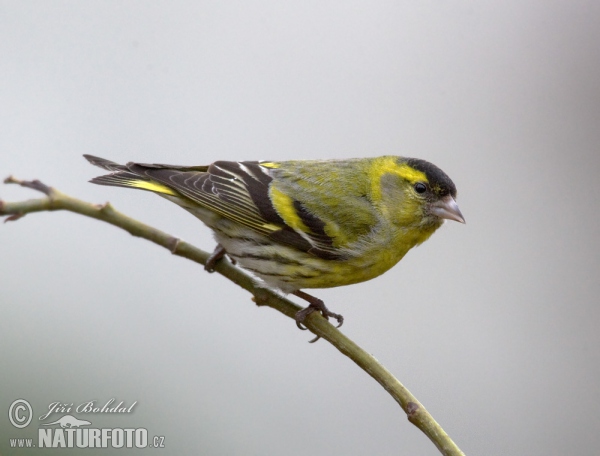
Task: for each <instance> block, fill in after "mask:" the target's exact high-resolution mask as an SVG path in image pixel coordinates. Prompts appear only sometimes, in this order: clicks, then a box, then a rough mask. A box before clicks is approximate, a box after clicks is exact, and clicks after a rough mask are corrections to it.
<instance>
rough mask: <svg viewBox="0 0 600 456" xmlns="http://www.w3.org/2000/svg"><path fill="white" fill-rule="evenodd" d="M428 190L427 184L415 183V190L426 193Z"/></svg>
mask: <svg viewBox="0 0 600 456" xmlns="http://www.w3.org/2000/svg"><path fill="white" fill-rule="evenodd" d="M426 191H427V185H425V184H424V183H423V182H417V183H416V184H415V192H417V193H425V192H426Z"/></svg>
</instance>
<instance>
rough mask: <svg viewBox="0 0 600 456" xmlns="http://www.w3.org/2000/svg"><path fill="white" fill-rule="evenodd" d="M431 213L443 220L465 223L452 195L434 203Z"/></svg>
mask: <svg viewBox="0 0 600 456" xmlns="http://www.w3.org/2000/svg"><path fill="white" fill-rule="evenodd" d="M431 212H432V213H433V214H435V215H437V216H438V217H441V218H445V219H448V220H455V221H457V222H460V223H465V218H464V217H463V215H462V214H461V213H460V209H459V208H458V204H456V201H454V198H452V197H451V196H450V195H448V196H444V197H443V198H442V199H441V200H439V201H436V202H435V203H433V204H432V205H431Z"/></svg>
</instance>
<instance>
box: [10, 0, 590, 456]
mask: <svg viewBox="0 0 600 456" xmlns="http://www.w3.org/2000/svg"><path fill="white" fill-rule="evenodd" d="M483 3H485V4H483ZM599 13H600V3H598V2H593V1H587V2H586V1H527V2H521V1H507V2H496V3H492V2H468V1H447V2H384V1H369V2H356V1H344V2H342V1H338V2H329V1H318V2H317V1H304V2H294V3H292V2H275V1H272V2H216V1H215V2H208V1H203V2H139V1H138V2H114V1H112V2H90V1H88V2H58V1H54V2H45V1H39V2H32V1H12V2H8V1H2V2H0V131H1V134H0V173H1V174H2V177H4V176H5V175H8V174H11V173H12V174H14V175H16V176H18V177H21V178H39V179H42V180H43V181H44V182H46V183H48V184H50V185H53V186H56V187H57V188H59V189H61V190H62V191H64V192H67V193H70V194H72V195H74V196H77V197H80V198H82V199H85V200H88V201H92V202H98V203H102V202H105V201H107V200H110V201H111V202H112V203H113V204H114V205H115V206H116V207H117V208H118V209H120V210H122V211H124V212H125V213H127V214H129V215H131V216H133V217H135V218H138V219H140V220H142V221H144V222H147V223H150V224H152V225H155V226H157V227H158V228H161V229H163V230H165V231H168V232H170V233H172V234H174V235H176V236H179V237H181V238H183V239H185V240H187V241H191V242H193V243H195V244H197V245H198V246H200V247H202V248H204V249H207V250H210V249H212V248H213V246H214V243H213V240H212V237H211V235H210V232H209V231H208V229H206V228H205V227H204V226H203V225H202V224H201V223H200V222H198V221H196V220H195V219H194V218H193V217H191V216H190V215H188V214H187V213H186V212H185V211H183V210H181V209H180V208H178V207H177V206H175V205H172V204H171V203H168V202H167V201H164V200H162V199H161V198H157V197H155V196H154V195H151V194H148V193H143V192H135V191H129V190H125V189H117V188H107V187H99V186H93V185H91V184H88V183H87V180H88V179H90V178H91V177H94V176H96V175H98V174H99V173H101V170H98V169H96V168H92V167H91V166H90V165H89V164H88V163H87V162H86V161H85V160H84V159H83V158H82V157H81V154H83V153H90V154H95V155H99V156H102V157H106V158H110V159H113V160H115V161H120V162H125V161H129V160H137V161H145V162H162V163H164V162H167V163H175V164H188V165H193V164H208V163H210V162H212V161H215V160H218V159H271V160H283V159H292V158H334V157H360V156H377V155H382V154H397V155H406V156H416V157H420V158H425V159H427V160H430V161H432V162H433V163H435V164H437V165H438V166H440V167H441V168H442V169H444V170H445V171H446V172H447V173H448V174H449V175H450V176H451V177H452V178H453V180H454V181H455V183H456V184H457V186H458V189H459V200H458V201H459V204H460V207H461V210H462V211H463V213H464V215H465V217H466V219H467V225H460V224H457V223H447V224H446V225H445V226H444V227H443V228H442V229H440V230H439V232H438V233H436V234H435V235H434V236H433V238H432V239H431V240H430V241H428V242H427V243H426V244H424V245H423V246H421V247H419V248H417V249H415V250H414V251H411V252H410V253H409V254H408V255H407V257H406V258H405V259H404V261H402V263H401V264H399V265H397V266H396V267H395V268H393V269H392V270H391V271H389V272H388V273H386V274H385V275H384V276H382V277H380V278H377V279H375V280H372V281H370V282H367V283H363V284H359V285H354V286H350V287H345V288H340V289H329V290H319V291H317V292H316V293H315V294H316V295H317V296H319V297H321V298H323V299H324V300H325V301H326V302H327V303H328V304H329V305H330V307H331V308H332V309H334V310H335V311H339V312H341V313H343V314H344V316H345V317H346V320H347V322H346V324H345V326H344V328H343V329H344V332H345V333H346V334H348V335H349V336H350V337H351V338H353V339H354V340H355V341H356V342H358V343H359V344H360V345H362V346H363V347H365V348H366V349H367V350H368V351H369V352H371V353H373V354H374V355H375V356H376V357H377V358H378V359H379V360H380V361H382V362H383V363H384V364H385V365H386V366H387V367H388V368H389V369H390V370H391V371H392V372H393V373H394V374H395V375H396V376H397V377H398V378H399V379H400V380H401V381H402V382H404V384H405V385H406V386H407V387H408V388H409V389H410V390H411V391H412V392H413V393H414V394H415V395H416V396H417V397H418V398H419V399H420V400H421V401H422V402H423V403H424V405H425V406H426V407H427V408H428V409H429V410H430V411H431V413H432V414H433V415H434V416H435V417H436V419H437V420H438V421H439V422H440V423H441V424H442V426H444V428H445V429H446V431H447V432H448V433H449V434H450V435H451V436H452V437H453V438H454V440H455V441H456V442H457V443H458V444H459V446H461V448H462V449H463V450H464V451H465V452H466V453H467V454H470V455H484V454H485V455H507V454H509V455H548V454H581V455H592V454H597V451H598V447H599V446H600V418H599V416H600V414H599V413H598V406H599V403H600V402H599V400H600V387H599V380H598V376H599V374H600V357H599V350H598V347H599V343H600V334H599V331H598V321H599V311H598V291H599V290H598V288H599V287H598V271H599V253H600V252H599V248H598V234H599V229H598V228H599V227H598V206H599V205H598V183H597V182H598V176H599V174H598V173H599V162H600V160H599V157H598V155H599V154H598V145H599V143H600V125H599V124H600V121H599V119H600V91H599V85H598V84H599V83H598V81H600V61H599V59H600V27H598V23H599V19H600V15H599ZM0 196H1V197H2V198H3V199H6V200H20V199H26V198H30V197H36V196H37V195H36V194H35V193H34V192H32V191H30V190H27V189H21V188H17V187H14V186H2V187H1V188H0ZM0 246H1V257H0V277H1V278H2V288H1V290H2V291H1V294H0V305H1V309H2V315H1V318H0V344H1V345H0V346H1V347H2V350H1V353H0V365H1V366H2V367H1V369H0V385H1V386H0V412H1V413H0V434H1V439H0V452H1V453H2V454H9V451H8V450H6V445H7V438H8V437H19V436H31V435H35V432H36V431H35V428H31V427H30V428H29V429H27V430H23V431H19V430H16V429H14V428H12V427H11V426H10V425H9V423H8V418H7V409H8V406H9V404H10V403H11V402H12V401H13V400H15V399H17V398H21V397H22V398H25V399H28V400H29V401H30V402H31V403H32V405H33V406H34V409H35V413H36V416H39V415H41V414H42V413H43V412H44V409H45V408H46V407H47V406H48V404H49V403H50V402H54V401H63V402H68V403H75V404H77V403H80V402H84V401H89V400H92V399H95V400H97V401H99V402H100V403H101V402H104V401H106V400H108V399H110V398H112V397H114V398H116V399H117V400H124V401H126V402H127V403H131V402H133V401H138V404H137V405H136V408H135V413H134V414H133V416H124V417H106V416H105V417H100V416H92V417H88V418H90V419H91V421H92V422H93V423H94V424H95V425H102V426H105V427H118V426H123V427H127V426H129V427H146V428H148V430H149V432H150V435H155V434H157V435H164V436H166V444H167V449H165V450H163V451H162V452H160V451H158V450H144V451H142V452H140V451H138V453H140V454H141V453H144V454H146V453H148V454H159V453H160V454H215V455H218V454H223V455H229V454H257V455H258V454H260V455H286V456H287V455H289V456H292V455H313V456H314V455H330V454H348V455H363V454H380V455H392V454H394V455H396V454H421V455H435V454H437V450H436V449H435V448H434V447H433V445H432V444H431V443H430V442H429V441H428V440H427V439H426V437H424V436H423V435H422V434H421V433H420V432H419V431H418V430H417V429H416V428H414V427H413V426H412V425H410V424H409V423H408V422H407V421H406V418H405V416H404V414H403V413H402V411H401V410H400V409H399V407H398V406H397V405H396V404H395V403H394V402H393V401H392V400H391V398H390V397H389V396H388V395H387V394H386V393H385V392H384V391H383V389H382V388H381V387H380V386H379V385H377V384H376V383H375V382H374V381H372V380H371V379H370V378H369V377H368V376H367V375H366V374H365V373H364V372H362V371H360V370H359V369H358V368H356V367H355V366H354V365H353V363H352V362H350V361H349V360H347V359H346V358H344V357H343V356H341V355H340V354H339V353H338V352H337V351H336V350H335V349H334V348H332V347H331V346H330V345H329V344H327V343H326V342H322V341H321V342H319V343H317V344H316V345H309V344H307V340H308V339H309V337H310V334H307V333H306V332H301V331H298V330H297V329H296V328H295V325H294V323H293V322H292V321H291V320H289V319H286V318H285V317H283V316H281V315H280V314H278V313H276V312H274V311H272V310H269V309H263V308H260V309H259V308H257V307H256V306H254V304H253V303H252V302H251V301H250V296H249V295H248V293H246V292H244V291H242V290H241V289H237V288H236V287H235V286H234V285H232V284H230V283H228V282H227V281H226V280H225V279H223V278H221V277H218V276H216V275H209V274H206V273H205V272H204V271H203V270H202V269H201V268H200V267H198V266H196V265H195V264H193V263H190V262H189V261H186V260H183V259H180V258H176V257H173V256H171V255H170V254H169V253H168V252H166V251H165V250H163V249H161V248H158V247H156V246H153V245H151V244H149V243H148V242H146V241H143V240H140V239H136V238H132V237H131V236H129V235H128V234H126V233H124V232H122V231H120V230H118V229H116V228H114V227H111V226H109V225H106V224H103V223H100V222H97V221H94V220H91V219H86V218H84V217H81V216H78V215H75V214H70V213H42V214H34V215H29V216H27V217H25V218H24V219H22V220H20V221H18V222H15V223H7V224H5V225H1V226H0ZM58 416H61V415H58ZM79 416H80V417H82V418H83V417H84V416H81V415H79ZM36 427H37V425H36ZM36 454H41V452H40V451H38V452H37V453H36ZM54 454H63V453H61V452H59V451H57V452H55V453H54ZM64 454H73V452H72V451H65V452H64Z"/></svg>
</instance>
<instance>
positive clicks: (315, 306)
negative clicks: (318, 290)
mask: <svg viewBox="0 0 600 456" xmlns="http://www.w3.org/2000/svg"><path fill="white" fill-rule="evenodd" d="M292 294H294V295H296V296H298V297H299V298H302V299H304V300H305V301H306V302H308V307H305V308H304V309H302V310H300V311H298V312H296V317H295V318H296V326H298V328H300V329H302V330H305V329H306V328H305V327H303V326H302V322H303V321H304V319H305V318H306V317H308V316H309V315H310V314H311V313H313V312H315V311H318V312H321V315H323V317H325V319H326V320H329V317H332V318H335V319H336V320H337V322H338V325H337V327H338V328H339V327H340V326H342V324H343V323H344V317H343V316H342V315H340V314H336V313H333V312H332V311H330V310H329V309H328V308H327V306H325V303H324V302H323V301H322V300H320V299H319V298H315V297H314V296H311V295H309V294H308V293H305V292H303V291H300V290H298V291H294V292H293V293H292ZM320 338H321V337H320V336H317V337H315V338H314V339H313V340H311V341H309V342H310V343H311V344H312V343H314V342H316V341H318V340H319V339H320Z"/></svg>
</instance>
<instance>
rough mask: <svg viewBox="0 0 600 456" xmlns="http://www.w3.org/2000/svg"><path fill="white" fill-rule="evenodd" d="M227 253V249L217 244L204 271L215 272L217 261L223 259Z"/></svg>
mask: <svg viewBox="0 0 600 456" xmlns="http://www.w3.org/2000/svg"><path fill="white" fill-rule="evenodd" d="M226 253H227V252H226V251H225V247H223V246H222V245H221V244H217V246H216V247H215V250H214V251H213V253H212V254H211V255H210V256H209V257H208V260H206V264H205V265H204V270H205V271H207V272H215V266H216V265H217V261H219V260H220V259H221V258H223V257H224V256H225V254H226Z"/></svg>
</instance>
